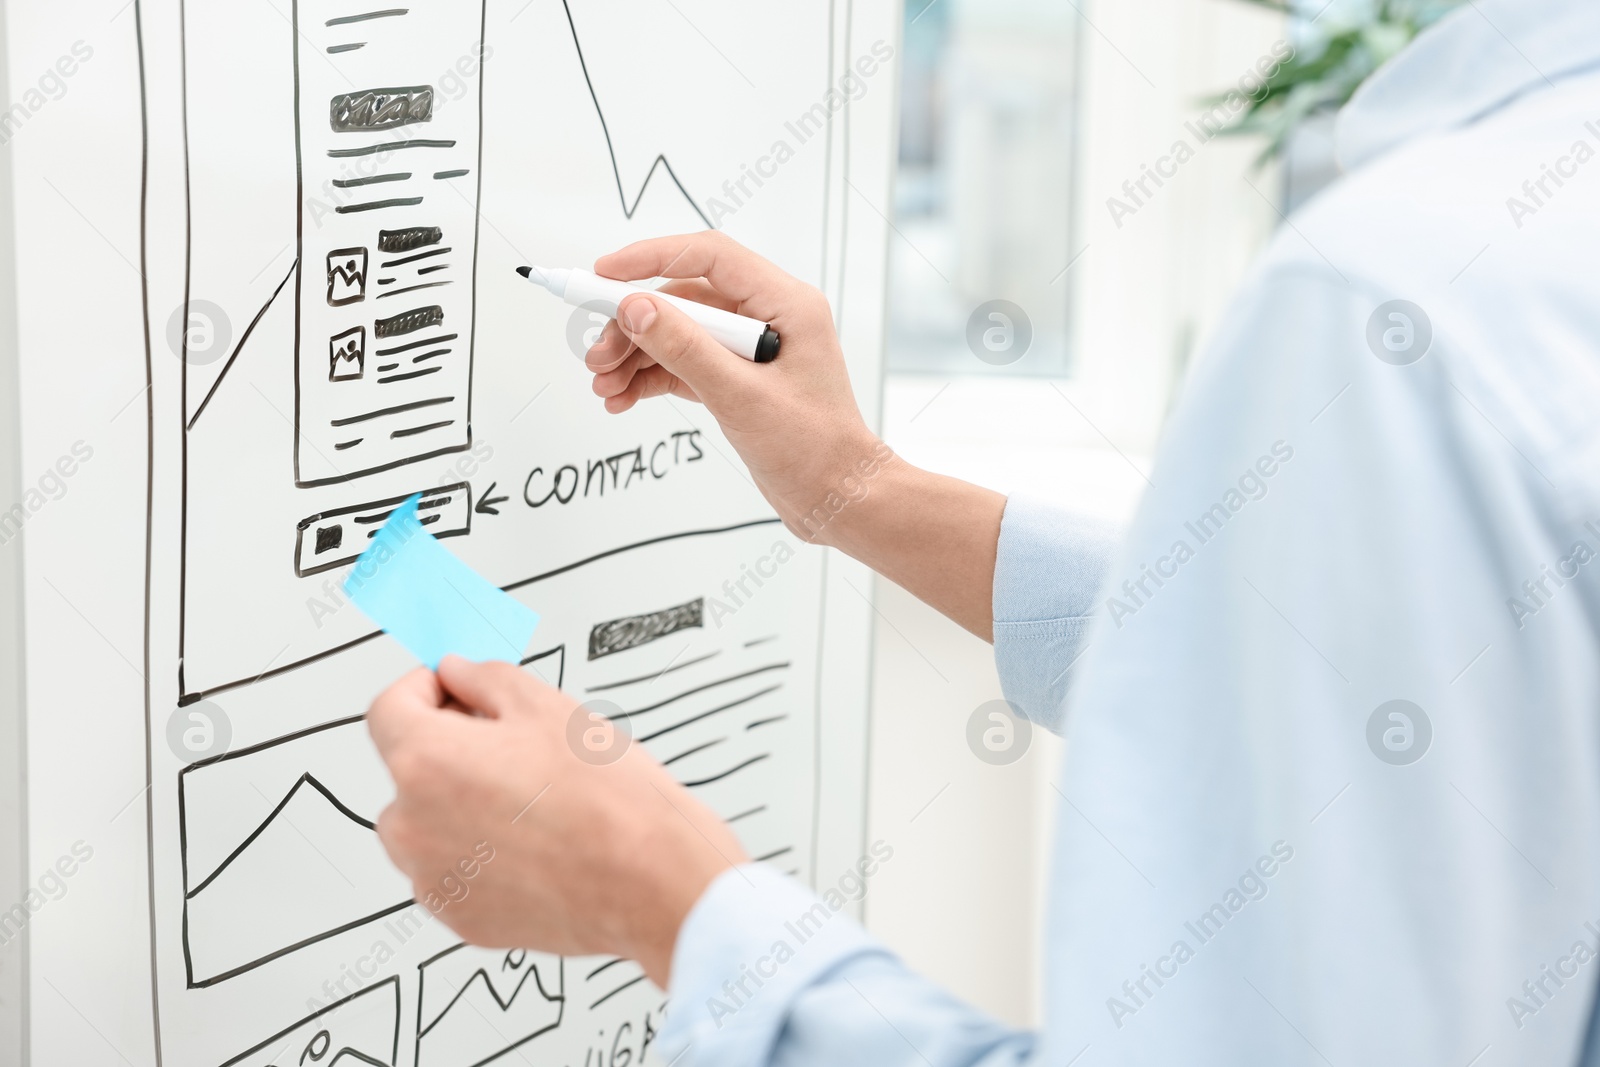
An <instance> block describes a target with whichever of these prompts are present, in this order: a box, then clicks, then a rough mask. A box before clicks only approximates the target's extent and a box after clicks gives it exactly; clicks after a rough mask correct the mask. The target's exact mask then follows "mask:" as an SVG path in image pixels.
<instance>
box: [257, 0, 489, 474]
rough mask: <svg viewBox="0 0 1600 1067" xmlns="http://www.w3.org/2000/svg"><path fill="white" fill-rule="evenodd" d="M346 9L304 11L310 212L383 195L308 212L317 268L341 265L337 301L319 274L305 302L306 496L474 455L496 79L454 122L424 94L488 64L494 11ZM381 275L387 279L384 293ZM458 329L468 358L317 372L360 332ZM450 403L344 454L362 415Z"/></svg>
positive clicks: (455, 113) (300, 47)
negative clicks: (486, 171) (459, 69)
mask: <svg viewBox="0 0 1600 1067" xmlns="http://www.w3.org/2000/svg"><path fill="white" fill-rule="evenodd" d="M342 6H343V5H338V4H335V3H333V0H294V3H293V8H294V14H293V18H292V22H293V24H294V25H293V29H294V34H293V37H292V45H291V47H292V48H293V50H294V56H295V64H294V79H295V84H294V87H293V88H294V91H295V115H296V123H295V150H296V164H297V166H296V172H297V181H298V185H299V193H300V202H301V203H302V204H304V203H306V202H307V198H308V197H309V198H311V199H313V200H316V201H318V202H322V201H323V199H324V198H325V197H326V190H330V189H331V190H352V189H353V190H365V191H367V192H366V195H362V194H361V192H359V191H358V192H356V193H353V194H350V195H348V196H335V197H333V198H332V199H333V203H332V206H331V210H329V208H328V207H327V206H326V205H325V206H324V207H323V208H322V210H320V211H318V212H316V213H315V214H314V215H313V214H312V213H310V212H308V211H307V210H305V209H303V208H302V210H301V211H300V212H299V249H300V255H301V257H302V261H303V262H312V263H321V262H323V261H324V260H326V262H327V264H328V277H327V285H326V292H325V293H324V292H322V291H321V290H322V288H323V285H322V279H321V278H320V277H318V278H317V279H315V282H314V281H313V279H312V278H310V277H308V276H307V272H305V271H304V270H302V272H301V282H300V285H299V286H298V287H297V290H296V298H297V299H296V305H295V316H296V321H295V335H296V342H295V382H296V389H295V404H294V408H295V409H294V424H295V431H296V432H295V435H294V464H295V484H296V485H298V486H301V487H303V488H310V487H315V486H323V485H336V484H339V483H342V482H347V481H351V480H353V479H358V478H364V477H367V476H369V475H374V474H378V473H380V472H382V471H388V470H393V469H395V468H397V467H402V466H405V465H407V464H412V463H418V462H422V461H424V460H428V459H433V458H436V457H439V456H443V455H447V454H449V453H452V452H464V451H466V450H467V449H469V448H471V447H472V439H473V438H472V363H473V352H474V332H475V330H476V324H477V260H478V228H479V224H480V223H479V216H478V210H477V209H478V199H479V196H480V192H481V184H482V183H481V177H474V176H475V175H477V176H481V174H482V166H481V163H482V158H481V156H482V141H483V100H482V92H483V82H484V81H485V80H486V78H485V77H479V79H478V85H477V87H476V88H477V92H475V93H469V94H465V95H462V96H460V97H459V99H458V98H456V97H455V96H452V97H451V99H450V106H448V107H445V106H444V100H443V98H442V97H441V96H440V89H439V87H438V86H437V85H435V84H425V83H423V82H422V81H421V79H418V80H417V81H413V80H412V79H417V78H418V71H419V70H437V71H441V72H449V71H450V70H451V69H452V67H453V66H454V64H455V63H456V59H457V57H458V56H459V55H460V50H461V49H462V48H468V49H469V50H471V51H472V52H473V53H475V54H478V55H480V56H481V55H483V54H485V52H486V49H485V48H483V47H482V40H483V33H484V28H485V23H486V18H487V13H486V3H485V0H467V2H466V3H459V4H449V5H446V6H444V7H438V6H434V5H429V6H428V7H426V8H394V9H391V10H386V11H385V12H384V13H383V14H382V16H381V19H377V20H376V21H375V20H374V19H373V18H368V17H365V16H364V15H361V14H360V13H359V12H358V13H355V14H346V13H345V12H347V11H348V7H344V10H343V11H340V8H341V7H342ZM352 20H354V21H352ZM356 23H360V24H361V25H362V26H363V29H362V30H361V31H359V32H361V33H362V34H363V36H365V37H367V40H366V41H365V42H364V44H365V47H363V48H362V49H360V50H359V51H356V52H352V53H330V52H329V51H328V49H329V48H331V47H337V46H339V45H342V44H348V43H349V42H350V34H351V33H352V31H351V30H350V29H348V28H345V27H349V26H351V25H354V24H356ZM286 43H288V42H286ZM390 79H393V80H390ZM441 172H460V174H461V177H460V178H459V179H458V180H456V181H455V182H454V183H453V184H452V185H451V188H450V189H449V190H441V188H440V187H439V185H438V182H437V180H436V179H435V178H434V175H435V174H439V173H441ZM445 244H448V245H449V246H450V247H452V248H453V249H454V250H455V253H456V254H455V255H454V256H453V257H451V258H450V259H448V260H446V259H444V258H443V257H441V258H440V259H438V260H437V261H436V264H437V266H439V268H440V269H438V270H434V271H430V272H429V273H428V274H427V275H426V276H424V275H422V274H420V273H419V270H420V269H422V268H411V269H409V270H406V269H401V268H404V267H406V266H408V265H407V264H402V263H397V262H395V260H396V259H405V258H407V256H409V255H411V254H415V253H417V252H420V251H424V250H428V249H433V248H437V247H439V246H442V245H445ZM354 249H363V250H367V251H369V252H371V254H372V255H374V256H375V257H376V259H377V263H376V264H373V263H371V262H369V261H367V260H366V259H365V258H363V259H362V260H360V261H358V262H356V263H355V264H354V265H353V266H352V265H351V259H352V258H354V257H352V256H350V255H349V254H348V253H350V252H351V251H352V250H354ZM436 264H435V263H429V264H427V266H434V265H436ZM375 266H376V267H377V269H378V270H379V272H380V274H381V278H379V277H374V278H372V279H371V283H369V271H370V270H372V269H373V268H374V267H375ZM358 269H359V270H358ZM358 273H359V279H358V278H357V274H358ZM314 286H315V288H314ZM423 300H425V301H426V303H420V304H419V303H418V301H423ZM396 304H398V305H400V306H399V308H397V309H395V310H393V311H391V310H390V309H391V308H393V306H394V305H396ZM407 305H410V306H409V307H408V306H407ZM447 322H448V323H449V327H450V330H449V332H451V333H453V334H455V335H456V336H457V338H458V343H456V344H455V345H452V346H450V347H449V348H448V349H438V348H437V347H436V348H435V349H431V350H433V351H435V352H436V354H435V355H433V356H432V357H430V358H429V359H428V360H427V361H426V364H425V366H417V367H415V368H410V367H401V366H400V365H399V364H398V361H380V362H381V363H382V366H376V365H375V366H373V367H366V366H365V365H364V358H365V357H364V353H363V354H362V357H361V359H362V366H361V367H360V368H359V369H358V368H357V367H356V366H355V365H354V359H353V357H352V355H351V353H349V352H348V351H345V350H343V349H341V350H340V351H341V354H342V355H343V356H344V357H345V363H344V364H338V363H337V361H335V366H334V373H333V374H332V375H331V376H324V375H323V374H322V373H321V372H320V369H319V364H320V358H313V352H314V351H315V350H316V349H320V347H321V345H322V343H323V341H324V340H325V339H327V338H349V337H351V336H356V335H353V334H352V332H351V331H354V330H357V329H361V330H365V331H367V333H366V335H365V336H368V337H370V338H371V339H372V340H373V341H375V342H381V341H385V340H389V339H392V338H398V337H404V336H406V335H407V334H412V333H420V332H422V331H424V330H429V329H432V328H435V327H439V326H442V325H444V324H445V323H447ZM374 347H375V348H389V347H393V346H390V345H377V344H375V345H374ZM332 358H333V357H330V359H332ZM443 396H451V397H455V398H456V399H455V400H454V401H453V402H452V403H451V404H450V405H449V410H447V411H445V412H443V413H441V414H440V416H439V417H438V418H437V419H434V420H430V422H431V424H430V425H428V426H427V427H426V428H425V429H424V428H421V424H418V423H416V422H411V423H405V424H395V425H385V426H375V427H372V431H373V432H370V433H365V434H361V435H359V437H357V436H355V435H349V434H342V435H338V436H337V439H336V437H335V434H334V431H333V430H332V429H331V423H333V422H334V421H336V420H339V419H342V418H345V417H347V416H348V415H350V414H352V413H354V412H356V411H361V410H366V409H372V408H377V407H383V406H390V405H393V404H399V403H408V402H411V401H413V400H423V399H432V398H437V397H443ZM380 397H381V399H380ZM340 445H343V446H344V447H343V448H340V447H339V446H340Z"/></svg>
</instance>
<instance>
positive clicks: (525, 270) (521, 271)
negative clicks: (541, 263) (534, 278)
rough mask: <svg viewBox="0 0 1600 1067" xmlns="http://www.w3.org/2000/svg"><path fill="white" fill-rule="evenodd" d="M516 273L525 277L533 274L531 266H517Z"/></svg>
mask: <svg viewBox="0 0 1600 1067" xmlns="http://www.w3.org/2000/svg"><path fill="white" fill-rule="evenodd" d="M517 273H518V274H520V275H522V276H523V277H524V278H526V277H529V276H530V275H532V274H533V268H532V267H518V268H517Z"/></svg>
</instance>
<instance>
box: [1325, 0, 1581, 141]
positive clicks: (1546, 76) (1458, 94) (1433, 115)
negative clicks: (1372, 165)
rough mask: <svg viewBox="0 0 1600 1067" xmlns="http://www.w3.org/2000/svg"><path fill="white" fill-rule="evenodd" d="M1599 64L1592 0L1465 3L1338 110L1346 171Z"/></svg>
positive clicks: (1338, 137)
mask: <svg viewBox="0 0 1600 1067" xmlns="http://www.w3.org/2000/svg"><path fill="white" fill-rule="evenodd" d="M1596 65H1600V3H1596V2H1595V0H1468V3H1466V4H1464V5H1463V6H1462V7H1461V9H1460V10H1458V11H1455V12H1454V13H1452V14H1451V15H1449V16H1448V17H1447V18H1445V19H1443V20H1441V21H1440V22H1438V23H1437V24H1435V25H1434V26H1432V27H1431V28H1429V29H1428V30H1427V31H1426V32H1424V33H1423V34H1422V35H1421V36H1419V37H1418V38H1417V39H1416V41H1414V42H1413V43H1412V44H1411V46H1410V47H1408V48H1406V49H1405V50H1404V51H1403V52H1401V53H1400V54H1399V55H1398V56H1396V57H1395V58H1394V59H1393V60H1391V61H1390V62H1389V63H1388V64H1386V65H1385V66H1383V67H1382V68H1381V69H1379V70H1378V72H1377V73H1375V74H1374V75H1373V76H1372V77H1371V78H1369V79H1368V80H1367V82H1366V84H1365V85H1363V86H1362V87H1361V89H1360V90H1359V91H1357V93H1356V95H1355V96H1354V97H1353V98H1352V99H1351V101H1350V103H1349V104H1347V105H1345V108H1344V110H1343V111H1341V112H1340V113H1339V120H1338V132H1337V135H1336V136H1337V145H1338V153H1339V162H1340V163H1341V164H1342V165H1343V167H1344V169H1345V170H1346V171H1350V170H1354V169H1355V168H1357V167H1359V166H1362V165H1363V164H1365V163H1368V162H1370V161H1371V160H1373V159H1376V158H1377V157H1378V156H1381V155H1383V154H1384V153H1386V152H1388V151H1389V150H1390V149H1392V148H1395V147H1397V146H1399V145H1400V144H1402V143H1403V142H1405V141H1408V140H1411V139H1413V138H1415V137H1419V136H1422V135H1424V134H1429V133H1436V132H1439V131H1442V130H1447V129H1451V128H1454V127H1457V126H1462V125H1465V124H1467V123H1469V122H1472V121H1474V120H1475V119H1478V118H1481V117H1482V116H1484V115H1486V114H1488V113H1489V112H1491V111H1493V110H1495V109H1496V108H1499V107H1502V106H1504V105H1505V104H1507V103H1509V102H1510V101H1512V100H1514V99H1516V98H1517V97H1519V96H1522V95H1523V94H1524V93H1528V92H1537V91H1539V90H1541V89H1543V88H1546V87H1547V86H1548V85H1551V84H1554V83H1555V82H1556V81H1557V80H1559V79H1560V78H1562V77H1563V76H1566V75H1569V74H1572V73H1574V72H1577V71H1580V70H1583V69H1584V68H1586V67H1593V66H1596Z"/></svg>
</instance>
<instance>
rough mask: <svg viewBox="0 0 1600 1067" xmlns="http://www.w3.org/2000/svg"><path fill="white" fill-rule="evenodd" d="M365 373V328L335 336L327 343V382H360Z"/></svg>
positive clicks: (360, 327)
mask: <svg viewBox="0 0 1600 1067" xmlns="http://www.w3.org/2000/svg"><path fill="white" fill-rule="evenodd" d="M366 371H367V328H366V327H365V326H357V327H356V328H355V329H353V330H346V331H345V332H344V333H341V334H337V335H335V336H334V337H333V338H332V339H331V340H329V342H328V381H330V382H356V381H360V380H361V378H362V376H363V375H364V374H366Z"/></svg>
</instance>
